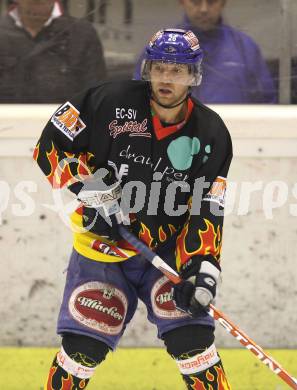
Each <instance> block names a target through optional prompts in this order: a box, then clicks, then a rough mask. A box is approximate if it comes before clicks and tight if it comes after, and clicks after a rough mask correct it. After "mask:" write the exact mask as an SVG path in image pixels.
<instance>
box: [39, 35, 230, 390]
mask: <svg viewBox="0 0 297 390" xmlns="http://www.w3.org/2000/svg"><path fill="white" fill-rule="evenodd" d="M201 61H202V51H201V49H200V46H199V41H198V39H197V37H196V36H195V35H194V34H193V33H192V32H191V31H186V30H176V29H166V30H161V31H159V32H157V33H156V34H155V35H154V36H153V38H152V39H151V41H150V42H149V44H148V45H147V48H146V56H145V59H144V63H143V66H142V77H143V81H132V80H131V81H121V82H107V83H104V84H101V85H99V86H98V87H95V88H91V89H89V90H88V91H86V92H84V93H82V94H80V95H78V96H75V97H73V98H72V99H71V100H70V101H69V102H67V103H65V104H63V105H62V106H61V107H60V108H59V109H58V110H57V111H56V112H55V113H54V114H53V116H52V118H51V119H50V121H49V122H48V124H47V125H46V127H45V129H44V130H43V133H42V135H41V137H40V140H39V142H38V144H37V146H36V149H35V153H34V158H35V160H36V161H37V163H38V164H39V166H40V167H41V169H42V170H43V172H44V174H45V175H46V176H47V178H48V179H49V181H50V183H51V184H52V185H53V186H54V187H57V186H59V187H65V186H67V187H68V188H69V189H70V190H71V191H72V192H74V193H75V194H77V196H78V199H80V200H81V201H82V202H83V205H82V207H80V208H79V209H78V210H77V211H76V212H75V213H74V214H73V215H72V222H73V224H74V226H75V229H74V249H73V253H72V255H71V258H70V263H69V267H68V272H67V279H66V286H65V291H64V296H63V302H62V305H61V309H60V314H59V318H58V334H60V335H61V336H62V346H61V349H60V351H59V352H58V354H57V355H56V357H55V359H54V361H53V364H52V366H51V368H50V373H49V376H48V380H47V384H46V387H45V388H46V389H51V390H61V389H62V390H66V389H67V390H70V389H71V390H78V389H84V388H85V387H86V386H87V384H88V382H89V380H90V378H91V377H92V375H93V374H94V372H95V368H96V366H98V365H99V364H100V363H101V362H102V361H103V360H104V359H105V357H106V355H107V354H108V351H109V350H114V349H115V348H116V346H117V344H118V342H119V339H120V337H121V336H122V334H123V333H124V330H125V328H126V326H127V324H128V323H129V322H130V320H131V319H132V317H133V315H134V313H135V310H136V307H137V300H138V298H140V299H141V300H142V301H143V302H144V303H145V305H146V307H147V312H148V319H149V321H151V322H152V323H153V324H155V325H156V326H157V329H158V337H159V338H161V339H162V340H163V341H164V343H165V346H166V348H167V351H168V353H169V354H170V355H171V356H172V358H173V359H175V361H176V363H177V366H178V368H179V370H180V372H181V374H182V376H183V379H184V382H185V384H186V386H187V388H188V389H210V388H211V389H214V390H219V389H220V390H222V389H230V385H229V384H228V381H227V379H226V376H225V373H224V369H223V366H222V362H221V360H220V357H219V355H218V353H217V350H216V347H215V344H214V322H213V319H212V318H211V316H210V315H209V314H208V312H207V310H206V309H207V307H208V305H209V303H210V302H212V301H213V299H214V298H215V295H216V286H217V283H218V280H219V277H220V272H221V267H220V250H221V244H222V227H223V214H222V210H223V207H224V195H225V189H226V175H227V172H228V169H229V165H230V162H231V159H232V144H231V139H230V135H229V133H228V130H227V129H226V127H225V125H224V123H223V121H222V119H221V118H220V117H219V116H218V115H217V114H216V113H215V112H214V111H212V110H211V109H209V108H207V107H205V106H204V105H203V104H201V103H200V102H199V101H196V100H195V99H193V98H192V97H191V86H194V85H199V84H200V82H201V78H202V75H201ZM107 166H109V167H110V170H109V172H110V173H109V175H107V176H106V177H105V178H104V179H102V182H103V183H104V185H106V186H107V188H108V189H110V191H109V192H108V191H107V192H106V193H104V192H102V188H99V187H100V186H99V187H98V191H96V180H97V179H96V174H97V172H100V168H101V167H107ZM112 172H114V175H112V174H111V173H112ZM87 173H89V174H90V176H91V173H93V174H94V175H95V179H88V178H86V174H87ZM113 176H114V177H113ZM75 177H76V182H75V179H74V178H75ZM102 177H103V176H102ZM77 178H79V181H77ZM118 179H119V180H118ZM92 180H93V181H92ZM113 181H115V183H113ZM90 183H91V184H92V185H93V187H92V185H91V186H90ZM91 187H92V188H91ZM120 187H121V188H122V191H123V192H122V194H123V195H122V197H124V194H125V202H126V204H127V201H128V203H129V207H130V209H129V210H128V211H130V214H129V216H130V226H129V229H130V230H131V231H132V232H133V233H134V234H135V235H136V236H137V237H138V238H139V239H141V240H142V241H143V242H145V243H146V244H147V245H148V246H149V247H151V248H153V249H154V250H155V251H156V252H157V253H158V254H159V255H160V256H161V257H162V258H163V259H165V260H166V261H167V262H168V263H169V264H170V265H171V266H174V267H175V268H176V269H177V270H178V272H179V273H180V275H181V277H182V278H183V279H184V280H185V282H183V283H181V284H180V285H177V286H175V287H174V288H173V289H172V286H171V284H170V282H169V280H168V279H167V278H166V277H165V276H164V275H162V274H161V273H160V271H159V270H157V269H156V268H154V267H153V266H152V265H151V264H150V263H149V262H147V261H146V260H145V259H144V258H143V257H142V256H141V255H139V254H137V251H136V250H135V249H134V248H133V247H131V246H130V245H129V243H127V242H125V241H124V240H123V239H121V237H120V236H119V234H118V230H117V225H116V222H115V220H114V218H113V224H112V227H111V226H110V225H109V224H108V221H109V220H108V219H106V218H105V217H104V215H103V214H102V213H99V212H98V207H99V206H100V202H101V201H102V199H103V198H104V197H103V196H102V194H103V193H104V194H105V198H106V197H107V198H108V196H111V197H115V198H120V196H121V195H120ZM143 191H144V192H143ZM139 193H140V196H139ZM106 194H107V195H106ZM129 194H130V195H131V194H132V195H133V196H129ZM130 198H131V199H130ZM98 202H99V204H98ZM139 203H142V204H141V205H140V206H141V207H140V206H139ZM136 206H137V207H136ZM185 210H186V211H185ZM80 228H81V229H80ZM83 228H85V229H83Z"/></svg>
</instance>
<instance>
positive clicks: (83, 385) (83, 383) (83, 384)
mask: <svg viewBox="0 0 297 390" xmlns="http://www.w3.org/2000/svg"><path fill="white" fill-rule="evenodd" d="M78 386H79V388H80V389H84V388H85V387H86V386H87V382H86V381H85V380H84V379H83V380H81V381H80V382H79V385H78Z"/></svg>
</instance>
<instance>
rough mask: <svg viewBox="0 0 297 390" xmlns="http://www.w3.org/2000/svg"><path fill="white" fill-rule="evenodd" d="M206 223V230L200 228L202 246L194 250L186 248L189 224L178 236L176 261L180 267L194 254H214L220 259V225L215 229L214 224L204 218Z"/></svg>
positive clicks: (199, 234)
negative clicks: (190, 250)
mask: <svg viewBox="0 0 297 390" xmlns="http://www.w3.org/2000/svg"><path fill="white" fill-rule="evenodd" d="M204 222H205V224H206V229H205V230H201V229H199V230H198V236H199V240H198V242H199V241H200V246H199V248H198V249H196V250H194V251H193V252H189V251H188V250H187V249H186V237H187V234H188V229H189V225H188V224H187V225H186V227H185V228H184V229H183V230H182V232H181V234H180V235H179V236H178V238H177V240H176V243H177V246H176V255H177V256H176V262H177V266H178V268H179V267H180V266H181V265H182V264H184V263H186V262H187V261H188V260H189V258H190V257H192V256H194V255H209V254H210V255H212V256H213V257H214V258H215V259H217V260H219V257H220V252H221V247H222V243H221V230H220V226H218V227H217V231H215V227H214V225H213V224H212V223H211V222H210V221H209V220H208V219H204Z"/></svg>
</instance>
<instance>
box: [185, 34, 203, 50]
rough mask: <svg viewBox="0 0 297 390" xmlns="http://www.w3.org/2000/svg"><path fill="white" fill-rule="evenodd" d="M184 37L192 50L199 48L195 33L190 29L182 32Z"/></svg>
mask: <svg viewBox="0 0 297 390" xmlns="http://www.w3.org/2000/svg"><path fill="white" fill-rule="evenodd" d="M184 38H185V39H186V41H187V42H188V43H189V45H190V47H191V49H192V50H198V49H200V45H199V41H198V38H197V37H196V35H195V34H194V33H193V32H192V31H187V32H186V33H185V34H184Z"/></svg>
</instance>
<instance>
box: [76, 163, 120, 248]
mask: <svg viewBox="0 0 297 390" xmlns="http://www.w3.org/2000/svg"><path fill="white" fill-rule="evenodd" d="M101 169H104V171H106V172H105V173H106V176H105V177H104V178H102V176H99V177H96V175H95V176H94V177H93V178H90V179H86V180H85V181H84V182H83V187H82V189H81V190H80V192H79V193H78V195H77V197H78V199H79V200H80V201H81V202H82V204H83V227H84V228H85V229H87V230H89V231H91V232H93V233H96V234H98V235H100V236H103V237H106V238H108V239H110V240H112V241H119V240H120V239H121V235H120V234H119V232H118V225H119V224H120V223H123V222H124V220H125V223H127V218H124V216H123V214H122V211H121V209H120V205H119V203H120V199H121V193H122V188H121V184H120V181H118V180H117V179H116V178H115V176H114V174H113V173H112V172H111V171H107V170H106V169H105V168H101ZM101 173H102V172H101Z"/></svg>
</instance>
